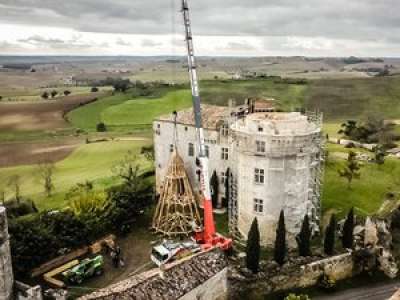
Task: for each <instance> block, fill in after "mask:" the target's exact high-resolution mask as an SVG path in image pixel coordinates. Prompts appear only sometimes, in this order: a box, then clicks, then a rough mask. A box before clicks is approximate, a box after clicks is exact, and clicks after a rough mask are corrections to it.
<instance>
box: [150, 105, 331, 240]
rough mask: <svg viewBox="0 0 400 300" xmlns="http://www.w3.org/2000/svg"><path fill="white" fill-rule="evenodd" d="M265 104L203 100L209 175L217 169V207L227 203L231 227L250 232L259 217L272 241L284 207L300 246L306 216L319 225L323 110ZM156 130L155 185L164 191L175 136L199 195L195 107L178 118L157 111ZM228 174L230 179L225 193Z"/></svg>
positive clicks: (265, 235)
mask: <svg viewBox="0 0 400 300" xmlns="http://www.w3.org/2000/svg"><path fill="white" fill-rule="evenodd" d="M259 102H260V101H259ZM260 103H262V102H260ZM265 104H268V102H265ZM264 106H265V107H264ZM264 106H263V107H261V108H260V105H258V106H257V107H255V106H254V105H248V106H246V105H243V106H238V107H234V108H232V107H230V108H228V107H220V106H212V105H202V114H203V124H204V128H205V130H204V131H205V132H204V135H205V142H206V155H207V156H208V157H209V159H210V163H209V165H210V174H211V173H213V172H215V173H216V174H217V175H218V179H219V183H220V184H219V201H218V204H217V205H216V206H217V207H221V206H224V204H225V205H226V204H228V205H227V206H228V212H229V227H230V232H231V234H233V235H235V236H238V237H239V238H240V237H243V238H245V239H246V238H247V232H248V230H249V228H250V225H251V223H252V221H253V219H254V218H255V217H256V218H257V219H258V222H259V224H260V230H261V242H262V244H263V245H272V244H273V241H274V240H275V229H276V224H277V222H278V218H279V214H280V211H281V210H283V211H284V212H285V220H286V228H287V232H288V238H289V240H290V241H291V242H293V243H292V244H295V243H294V240H295V236H296V235H297V234H298V232H299V231H300V227H301V223H302V221H303V218H304V216H305V215H306V214H307V215H308V216H309V217H310V220H311V224H312V226H313V229H314V230H318V223H319V217H320V197H321V188H322V178H323V139H322V134H321V132H322V130H321V125H322V115H320V114H318V113H312V114H301V113H299V112H290V113H285V112H273V111H272V109H271V107H269V106H266V105H264ZM153 130H154V147H155V158H156V159H155V161H156V185H157V190H158V191H159V192H160V191H161V189H162V186H163V182H164V180H165V177H166V174H167V170H168V161H169V157H170V155H171V153H172V152H173V150H174V147H175V146H174V143H173V142H174V141H175V136H176V147H177V149H178V152H179V153H180V155H181V157H182V159H183V163H184V166H185V169H186V171H187V173H188V176H189V179H190V182H191V184H192V187H193V190H194V193H195V194H196V193H198V192H199V191H198V186H199V184H198V176H197V173H196V171H197V168H196V156H197V152H198V151H197V148H198V147H197V141H196V128H195V126H194V123H193V111H192V109H187V110H183V111H180V112H178V114H177V118H176V117H175V116H174V115H172V114H171V115H165V116H161V117H159V118H158V119H156V120H154V123H153ZM227 174H230V175H229V176H227ZM227 178H230V181H231V182H230V183H229V185H230V186H231V195H229V196H228V199H226V198H225V196H226V195H225V183H226V179H227Z"/></svg>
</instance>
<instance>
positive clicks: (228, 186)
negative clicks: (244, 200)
mask: <svg viewBox="0 0 400 300" xmlns="http://www.w3.org/2000/svg"><path fill="white" fill-rule="evenodd" d="M225 176H226V179H225V182H224V184H225V202H224V203H223V204H222V206H224V207H228V204H229V201H230V199H231V176H232V174H231V170H230V169H229V168H228V169H227V170H226V173H225Z"/></svg>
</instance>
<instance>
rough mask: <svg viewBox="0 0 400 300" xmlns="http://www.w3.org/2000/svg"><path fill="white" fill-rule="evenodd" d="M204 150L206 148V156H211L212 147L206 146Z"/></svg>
mask: <svg viewBox="0 0 400 300" xmlns="http://www.w3.org/2000/svg"><path fill="white" fill-rule="evenodd" d="M204 150H205V152H206V153H205V155H206V157H208V158H210V147H209V146H208V145H205V146H204Z"/></svg>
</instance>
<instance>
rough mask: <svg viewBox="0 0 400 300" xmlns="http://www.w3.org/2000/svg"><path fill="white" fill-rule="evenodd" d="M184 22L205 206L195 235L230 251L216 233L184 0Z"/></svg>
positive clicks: (206, 244)
mask: <svg viewBox="0 0 400 300" xmlns="http://www.w3.org/2000/svg"><path fill="white" fill-rule="evenodd" d="M182 13H183V22H184V25H185V38H186V45H187V54H188V55H187V58H188V69H189V75H190V84H191V88H192V101H193V111H194V118H195V125H196V135H197V143H198V153H199V156H198V161H199V163H200V165H199V167H200V189H201V192H202V194H203V198H204V201H203V206H204V226H203V228H202V229H201V230H198V231H197V232H196V234H195V239H196V242H197V243H199V244H201V245H202V248H203V249H208V248H211V247H219V248H221V249H223V250H229V249H230V248H231V247H232V240H231V239H229V238H226V237H224V236H222V235H220V234H219V233H217V232H216V231H215V223H214V215H213V206H212V201H211V192H210V184H209V182H210V179H209V170H208V157H207V155H206V150H205V142H204V130H203V123H202V116H201V105H200V104H201V99H200V90H199V81H198V78H197V65H196V60H195V56H194V47H193V36H192V30H191V24H190V14H189V6H188V1H187V0H182Z"/></svg>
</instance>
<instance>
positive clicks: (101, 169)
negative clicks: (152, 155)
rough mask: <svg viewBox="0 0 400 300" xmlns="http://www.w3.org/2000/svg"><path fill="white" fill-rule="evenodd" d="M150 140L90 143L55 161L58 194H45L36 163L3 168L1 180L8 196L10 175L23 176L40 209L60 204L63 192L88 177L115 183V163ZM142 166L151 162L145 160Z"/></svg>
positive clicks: (23, 187)
mask: <svg viewBox="0 0 400 300" xmlns="http://www.w3.org/2000/svg"><path fill="white" fill-rule="evenodd" d="M145 144H147V142H145V141H143V142H137V141H113V142H102V143H93V144H87V145H83V146H81V147H79V148H78V149H77V150H75V151H74V152H73V153H72V154H71V155H70V156H69V157H67V158H66V159H65V160H62V161H60V162H58V163H57V164H56V169H55V173H54V186H55V194H54V196H53V197H51V198H46V197H45V195H44V191H43V186H42V184H41V183H40V179H39V177H38V176H37V167H36V166H20V167H12V168H2V169H0V182H1V183H2V184H3V186H0V188H6V197H11V196H12V191H11V190H10V189H9V188H7V185H6V184H7V181H8V179H9V178H10V177H11V176H13V175H15V174H19V175H20V176H21V194H22V195H23V196H28V197H31V198H33V199H34V200H35V202H36V204H37V206H38V207H39V208H40V209H50V208H60V207H63V206H64V205H65V202H64V195H65V192H67V191H68V189H69V188H71V187H72V186H73V185H75V184H77V183H81V182H85V181H86V180H89V181H94V182H95V183H96V186H97V187H98V188H102V187H105V186H107V185H109V184H111V183H112V176H113V174H112V170H111V169H112V166H113V165H114V164H115V163H116V162H118V161H120V160H121V159H122V158H123V157H124V156H125V155H126V153H127V152H128V151H132V152H134V153H139V151H140V148H141V147H142V146H143V145H145ZM143 163H144V165H143V167H145V168H147V167H149V164H148V163H147V162H146V161H145V160H143Z"/></svg>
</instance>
